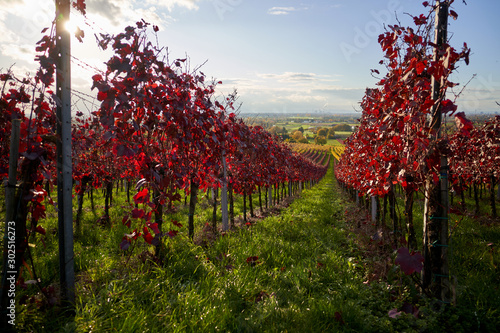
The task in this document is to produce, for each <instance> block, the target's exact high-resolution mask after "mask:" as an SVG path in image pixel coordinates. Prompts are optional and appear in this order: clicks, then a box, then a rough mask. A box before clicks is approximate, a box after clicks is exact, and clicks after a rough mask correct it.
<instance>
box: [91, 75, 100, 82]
mask: <svg viewBox="0 0 500 333" xmlns="http://www.w3.org/2000/svg"><path fill="white" fill-rule="evenodd" d="M92 80H94V81H102V75H100V74H96V75H94V76H92Z"/></svg>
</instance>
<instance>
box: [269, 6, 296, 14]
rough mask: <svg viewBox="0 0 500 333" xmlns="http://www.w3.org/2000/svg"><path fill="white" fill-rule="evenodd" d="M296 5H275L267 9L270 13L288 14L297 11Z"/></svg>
mask: <svg viewBox="0 0 500 333" xmlns="http://www.w3.org/2000/svg"><path fill="white" fill-rule="evenodd" d="M296 10H297V9H296V8H295V7H273V8H269V9H268V10H267V13H268V14H269V15H288V14H290V13H291V12H294V11H296Z"/></svg>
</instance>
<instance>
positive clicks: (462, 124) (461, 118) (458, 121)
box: [455, 112, 474, 137]
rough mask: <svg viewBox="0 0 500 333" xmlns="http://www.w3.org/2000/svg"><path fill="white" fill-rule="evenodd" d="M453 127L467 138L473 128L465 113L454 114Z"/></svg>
mask: <svg viewBox="0 0 500 333" xmlns="http://www.w3.org/2000/svg"><path fill="white" fill-rule="evenodd" d="M455 125H456V126H457V129H458V130H459V131H460V132H461V133H462V134H463V135H465V136H467V137H469V136H470V131H471V130H472V129H473V128H474V124H473V123H472V121H470V120H469V119H467V117H466V116H465V112H458V113H457V114H455Z"/></svg>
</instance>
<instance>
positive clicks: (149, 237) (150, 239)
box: [142, 227, 154, 244]
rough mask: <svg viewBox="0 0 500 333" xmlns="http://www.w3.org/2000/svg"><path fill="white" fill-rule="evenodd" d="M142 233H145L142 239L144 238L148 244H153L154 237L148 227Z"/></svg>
mask: <svg viewBox="0 0 500 333" xmlns="http://www.w3.org/2000/svg"><path fill="white" fill-rule="evenodd" d="M142 231H143V234H142V237H144V240H145V241H146V243H148V244H151V243H152V242H153V238H154V237H153V235H151V233H150V232H149V230H148V228H147V227H144V228H143V229H142Z"/></svg>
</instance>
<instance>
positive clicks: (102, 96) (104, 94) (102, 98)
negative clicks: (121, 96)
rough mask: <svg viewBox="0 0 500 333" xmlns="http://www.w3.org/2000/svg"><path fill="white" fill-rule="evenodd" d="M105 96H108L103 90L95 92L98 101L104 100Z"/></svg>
mask: <svg viewBox="0 0 500 333" xmlns="http://www.w3.org/2000/svg"><path fill="white" fill-rule="evenodd" d="M106 97H108V94H107V93H105V92H104V91H99V92H98V93H97V100H98V101H100V102H102V101H104V100H105V99H106Z"/></svg>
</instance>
